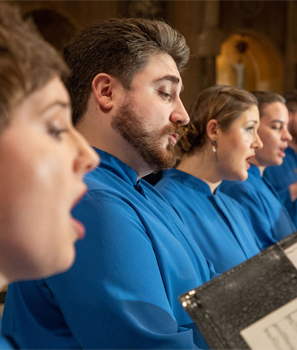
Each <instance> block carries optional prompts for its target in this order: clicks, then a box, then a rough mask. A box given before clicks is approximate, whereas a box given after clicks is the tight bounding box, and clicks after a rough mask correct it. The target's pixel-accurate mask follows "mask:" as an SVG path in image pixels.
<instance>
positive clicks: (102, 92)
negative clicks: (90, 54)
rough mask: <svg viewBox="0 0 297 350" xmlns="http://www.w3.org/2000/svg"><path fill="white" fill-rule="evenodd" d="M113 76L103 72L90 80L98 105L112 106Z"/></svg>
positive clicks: (108, 107) (106, 107)
mask: <svg viewBox="0 0 297 350" xmlns="http://www.w3.org/2000/svg"><path fill="white" fill-rule="evenodd" d="M113 83H114V78H113V77H111V76H110V75H108V74H105V73H99V74H97V75H96V76H95V78H94V79H93V81H92V89H93V92H94V96H95V99H96V101H97V102H98V103H99V105H100V106H101V107H102V108H104V109H111V108H112V107H113V102H114V101H113V88H114V84H113Z"/></svg>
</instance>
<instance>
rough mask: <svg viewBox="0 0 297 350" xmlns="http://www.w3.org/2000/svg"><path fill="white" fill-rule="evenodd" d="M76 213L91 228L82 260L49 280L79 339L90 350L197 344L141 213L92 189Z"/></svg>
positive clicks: (80, 248)
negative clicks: (181, 319) (178, 311)
mask: <svg viewBox="0 0 297 350" xmlns="http://www.w3.org/2000/svg"><path fill="white" fill-rule="evenodd" d="M92 196H93V198H91V200H90V197H92ZM98 213H100V214H99V215H98ZM74 216H75V217H76V218H78V219H79V220H81V221H83V222H84V224H85V226H86V229H87V235H86V237H85V239H84V240H83V241H81V242H79V243H78V244H77V260H76V262H75V264H74V266H73V267H72V268H71V270H70V271H69V272H67V273H65V274H61V275H59V276H56V277H53V278H49V279H47V280H46V283H47V285H48V287H49V288H50V290H51V292H52V293H53V297H54V298H55V300H56V302H57V304H58V307H59V308H60V309H61V311H62V313H63V315H64V317H65V321H66V323H67V325H68V327H69V329H70V331H71V332H72V334H73V336H74V338H75V339H76V340H77V343H78V344H79V345H80V346H81V347H82V348H84V349H95V348H106V349H107V348H109V349H110V348H114V349H119V348H121V349H128V348H129V349H153V348H154V349H156V348H158V349H177V348H178V349H192V348H196V347H195V345H194V342H193V334H192V330H191V329H190V328H184V327H180V328H179V327H178V324H177V322H176V320H175V318H174V317H173V313H172V310H171V306H170V304H169V301H168V297H167V293H166V289H165V286H164V283H163V280H162V276H161V274H160V269H159V267H158V257H157V259H156V252H155V251H154V250H153V248H152V244H151V241H150V239H149V237H148V236H147V234H146V232H145V228H144V226H143V225H142V224H141V221H140V219H139V217H138V215H137V213H136V212H135V210H133V208H131V207H130V205H125V203H124V204H123V202H122V201H121V200H119V199H118V198H116V197H114V196H112V195H109V194H108V193H100V194H99V196H98V198H96V193H95V192H94V191H93V192H92V193H91V194H90V193H89V194H88V195H87V196H86V197H85V199H84V200H83V201H82V202H81V203H80V204H79V205H78V206H77V207H76V208H75V210H74Z"/></svg>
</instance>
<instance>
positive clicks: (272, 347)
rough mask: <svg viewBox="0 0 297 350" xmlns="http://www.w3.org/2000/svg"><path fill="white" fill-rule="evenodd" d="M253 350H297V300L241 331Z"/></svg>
mask: <svg viewBox="0 0 297 350" xmlns="http://www.w3.org/2000/svg"><path fill="white" fill-rule="evenodd" d="M240 335H241V336H242V337H243V339H244V340H245V341H246V342H247V344H248V345H249V347H250V348H251V349H252V350H297V298H296V299H294V300H292V301H290V302H289V303H287V304H285V305H284V306H282V307H280V308H278V309H277V310H275V311H273V312H271V313H270V314H268V315H267V316H265V317H263V318H261V319H260V320H258V321H257V322H255V323H253V324H252V325H250V326H248V327H247V328H245V329H243V330H241V331H240Z"/></svg>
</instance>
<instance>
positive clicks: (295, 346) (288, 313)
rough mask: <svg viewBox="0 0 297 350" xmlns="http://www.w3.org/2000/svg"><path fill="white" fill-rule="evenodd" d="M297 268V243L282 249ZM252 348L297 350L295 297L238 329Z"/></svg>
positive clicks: (253, 349)
mask: <svg viewBox="0 0 297 350" xmlns="http://www.w3.org/2000/svg"><path fill="white" fill-rule="evenodd" d="M284 252H285V254H286V255H287V257H288V259H289V260H290V261H291V262H292V264H293V265H294V266H295V267H296V268H297V243H295V244H292V245H291V246H290V247H289V248H287V249H285V250H284ZM240 335H241V336H242V337H243V339H244V340H245V341H246V343H247V344H248V345H249V347H250V348H251V349H252V350H297V298H296V299H294V300H292V301H290V302H289V303H287V304H285V305H283V306H282V307H280V308H278V309H277V310H275V311H273V312H271V313H270V314H268V315H266V316H265V317H263V318H261V319H260V320H258V321H257V322H255V323H253V324H252V325H250V326H248V327H247V328H245V329H243V330H241V331H240Z"/></svg>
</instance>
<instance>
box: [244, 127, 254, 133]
mask: <svg viewBox="0 0 297 350" xmlns="http://www.w3.org/2000/svg"><path fill="white" fill-rule="evenodd" d="M246 131H247V132H253V131H254V127H253V126H249V127H248V128H246Z"/></svg>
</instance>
